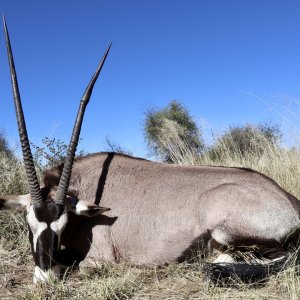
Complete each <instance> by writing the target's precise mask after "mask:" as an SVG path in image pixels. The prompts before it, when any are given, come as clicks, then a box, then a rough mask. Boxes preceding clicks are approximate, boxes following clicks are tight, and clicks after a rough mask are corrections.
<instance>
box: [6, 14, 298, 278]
mask: <svg viewBox="0 0 300 300" xmlns="http://www.w3.org/2000/svg"><path fill="white" fill-rule="evenodd" d="M4 28H5V36H6V45H7V51H8V57H9V64H10V72H11V79H12V87H13V95H14V102H15V107H16V115H17V121H18V127H19V133H20V140H21V146H22V151H23V157H24V165H25V168H26V173H27V178H28V185H29V194H28V195H21V196H20V195H11V196H7V195H6V196H5V195H4V196H2V195H0V209H24V210H26V211H27V213H26V220H27V223H28V227H29V239H30V243H31V247H32V254H33V258H34V262H35V271H34V281H35V282H37V281H46V280H47V279H48V278H49V276H50V275H49V274H51V273H54V274H55V275H56V277H58V275H59V266H60V265H72V264H73V263H74V262H75V263H80V264H84V263H90V262H94V261H99V260H103V259H104V260H107V261H113V262H117V261H119V260H120V259H123V260H127V261H130V263H134V264H152V265H153V264H154V265H164V264H166V263H169V262H172V261H178V262H180V261H183V260H185V259H187V258H189V257H191V255H193V254H194V253H195V252H199V251H200V252H201V253H202V254H203V255H206V254H209V253H211V252H213V251H221V254H220V255H219V256H218V257H217V259H216V260H215V262H214V263H212V264H208V265H207V266H208V267H207V268H206V270H207V272H208V273H209V274H210V275H211V276H212V278H222V277H224V278H227V277H229V276H231V275H232V274H234V273H236V274H237V275H238V276H240V277H241V278H243V279H244V280H245V281H246V280H249V279H260V278H262V277H264V276H267V274H269V273H272V270H273V271H278V270H279V269H280V268H281V267H283V266H285V262H286V261H287V259H289V257H290V253H291V251H290V249H292V248H291V247H290V245H291V244H292V245H294V246H297V245H298V244H299V243H298V242H299V241H298V238H299V227H300V202H299V200H298V199H297V198H296V197H294V196H293V195H291V194H289V193H288V192H287V191H285V190H283V189H282V188H281V187H280V186H279V185H278V184H277V183H275V182H274V181H273V180H272V179H270V178H269V177H267V176H265V175H263V174H261V173H259V172H255V171H253V170H250V169H245V168H233V167H231V168H230V167H212V166H179V165H168V164H162V163H156V162H151V161H148V160H145V159H140V158H135V157H131V156H126V155H121V154H117V153H95V154H91V155H87V156H84V157H80V158H78V159H75V160H74V155H75V150H76V146H77V143H78V138H79V133H80V127H81V123H82V118H83V114H84V111H85V108H86V105H87V104H88V101H89V99H90V96H91V93H92V89H93V86H94V84H95V81H96V79H97V77H98V75H99V73H100V71H101V69H102V66H103V64H104V62H105V59H106V56H107V54H108V51H109V49H110V46H109V47H108V49H107V51H106V52H105V54H104V57H103V59H102V61H101V62H100V64H99V66H98V68H97V70H96V72H95V74H94V76H93V78H92V80H91V81H90V83H89V85H88V87H87V89H86V91H85V93H84V95H83V97H82V100H81V102H80V107H79V111H78V115H77V118H76V121H75V125H74V129H73V133H72V137H71V141H70V144H69V148H68V152H67V158H66V160H65V162H64V163H63V164H61V165H58V166H56V167H53V168H51V169H49V170H47V171H46V172H45V174H44V180H43V184H42V186H40V185H39V182H38V179H37V176H36V172H35V169H34V163H33V159H32V154H31V151H30V146H29V141H28V137H27V132H26V126H25V120H24V116H23V112H22V106H21V100H20V95H19V89H18V82H17V77H16V72H15V67H14V62H13V56H12V51H11V47H10V41H9V36H8V32H7V28H6V24H5V20H4ZM71 171H72V172H71ZM100 204H101V206H100ZM105 207H109V208H110V209H111V210H110V211H108V210H109V209H108V208H105ZM103 212H107V213H106V214H105V215H104V214H102V213H103ZM249 249H252V250H253V249H255V251H254V252H253V251H252V252H253V253H252V254H253V255H254V256H257V257H259V258H260V259H263V260H264V261H263V262H264V264H257V263H256V264H255V265H252V264H247V263H242V264H241V263H238V262H235V261H234V258H235V257H234V256H232V254H233V252H234V251H236V250H239V251H245V250H249ZM224 250H226V253H225V254H224V253H222V252H224ZM266 259H268V262H269V263H267V264H266Z"/></svg>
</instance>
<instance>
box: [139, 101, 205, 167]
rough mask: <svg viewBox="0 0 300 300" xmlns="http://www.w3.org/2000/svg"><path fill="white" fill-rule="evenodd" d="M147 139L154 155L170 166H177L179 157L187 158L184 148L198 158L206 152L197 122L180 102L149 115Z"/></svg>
mask: <svg viewBox="0 0 300 300" xmlns="http://www.w3.org/2000/svg"><path fill="white" fill-rule="evenodd" d="M144 137H145V140H146V142H147V145H148V148H149V151H150V153H151V154H153V155H155V156H156V157H158V158H160V159H162V160H163V161H164V162H168V163H176V162H178V161H177V159H176V157H177V156H178V155H179V156H184V155H185V150H183V149H182V145H184V146H185V147H184V148H186V147H187V148H188V152H192V153H194V154H196V155H199V154H200V153H201V152H202V150H203V148H204V143H203V141H202V137H201V132H200V130H199V128H198V127H197V125H196V122H195V121H194V120H193V118H192V116H191V115H190V113H189V112H188V110H187V109H186V108H185V107H184V106H183V105H182V104H181V103H179V102H178V101H171V102H170V103H169V104H168V105H167V106H166V107H165V108H162V109H160V110H154V109H150V110H148V111H147V112H146V119H145V124H144ZM174 153H176V155H175V156H174Z"/></svg>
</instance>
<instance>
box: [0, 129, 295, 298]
mask: <svg viewBox="0 0 300 300" xmlns="http://www.w3.org/2000/svg"><path fill="white" fill-rule="evenodd" d="M175 134H176V132H175ZM165 141H166V142H167V138H165ZM180 147H185V145H184V144H181V145H180ZM218 151H219V154H220V155H218V157H219V158H218V159H217V160H216V159H214V160H212V159H211V156H210V155H209V154H206V155H203V156H202V157H200V158H199V157H196V156H194V155H193V153H191V152H190V150H189V148H186V149H181V150H180V151H179V152H177V153H175V152H174V155H175V156H176V155H177V157H178V158H179V159H178V162H179V163H181V164H182V163H186V164H190V163H193V164H196V163H198V164H199V163H200V164H209V165H228V166H245V167H250V168H252V169H255V170H258V171H261V172H263V173H264V174H267V175H268V176H270V177H272V178H274V179H275V180H276V181H277V182H278V183H279V184H280V185H281V186H282V187H283V188H285V189H287V190H288V191H289V192H291V193H292V194H294V195H296V196H298V197H299V196H300V190H299V182H300V153H299V151H296V150H286V149H280V148H275V147H273V146H271V145H269V146H266V151H265V152H264V153H263V154H262V155H260V156H257V155H255V153H249V155H247V156H244V157H242V156H241V155H239V154H238V153H229V152H228V151H227V150H226V147H220V149H218ZM182 154H184V155H182ZM0 168H1V174H0V193H9V192H11V193H12V192H22V191H24V190H25V188H26V181H25V179H24V171H22V165H21V164H20V163H18V162H15V163H14V164H11V163H10V162H9V161H7V160H5V159H4V158H1V157H0ZM2 170H4V171H3V172H2ZM26 236H27V229H26V226H25V222H24V219H23V217H22V214H19V213H18V214H12V213H8V212H0V257H1V260H0V299H3V300H4V299H32V300H33V299H34V300H38V299H300V290H299V284H300V282H299V281H300V277H299V276H297V275H296V272H295V270H294V269H293V268H289V269H287V270H285V271H284V272H281V273H280V274H278V275H276V276H272V277H271V278H270V280H269V281H267V282H266V283H264V284H260V285H256V286H254V285H245V284H243V283H241V282H239V281H237V280H233V281H232V285H228V286H226V287H220V286H214V285H212V284H211V283H210V282H209V281H207V280H206V279H205V278H204V276H203V274H202V272H201V260H200V259H197V258H196V259H195V260H194V261H193V262H185V263H182V264H176V263H174V264H171V265H168V266H166V267H162V268H157V267H154V266H153V267H142V266H141V267H138V266H132V265H129V264H128V263H126V262H121V263H118V264H110V263H107V262H99V263H98V264H97V266H94V267H84V268H82V269H81V270H80V271H73V272H71V274H70V275H69V276H66V277H65V278H64V279H63V280H61V281H60V282H52V283H49V284H47V285H42V284H41V285H37V286H34V285H33V284H32V271H33V262H32V258H31V254H30V249H29V243H28V241H27V237H26Z"/></svg>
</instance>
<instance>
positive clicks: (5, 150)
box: [0, 131, 13, 157]
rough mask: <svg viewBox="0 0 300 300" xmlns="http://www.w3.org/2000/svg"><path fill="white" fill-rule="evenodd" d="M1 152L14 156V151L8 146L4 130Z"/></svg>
mask: <svg viewBox="0 0 300 300" xmlns="http://www.w3.org/2000/svg"><path fill="white" fill-rule="evenodd" d="M0 153H4V154H5V155H7V156H9V157H12V156H13V152H12V150H11V149H10V147H9V146H8V141H7V139H6V137H5V134H4V132H3V131H0Z"/></svg>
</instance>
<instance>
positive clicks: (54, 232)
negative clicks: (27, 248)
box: [27, 201, 68, 282]
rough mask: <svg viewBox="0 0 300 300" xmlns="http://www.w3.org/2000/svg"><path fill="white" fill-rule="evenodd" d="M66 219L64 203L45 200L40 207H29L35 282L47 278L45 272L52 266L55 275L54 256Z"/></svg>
mask: <svg viewBox="0 0 300 300" xmlns="http://www.w3.org/2000/svg"><path fill="white" fill-rule="evenodd" d="M67 221H68V215H67V211H66V208H65V206H64V205H60V204H56V203H55V202H53V201H45V202H44V204H43V205H42V206H41V207H36V206H33V205H31V206H30V207H29V211H28V213H27V223H28V226H29V240H30V243H31V250H32V255H33V258H34V261H35V265H36V268H35V275H34V281H35V282H36V281H39V280H43V281H45V280H47V275H46V272H47V271H49V270H51V269H53V268H54V269H55V272H54V273H55V274H54V275H55V276H56V277H57V273H58V271H57V267H58V266H57V265H58V262H57V261H56V257H57V252H58V250H59V248H60V238H61V233H62V232H63V230H64V229H65V227H66V225H67ZM36 274H37V275H36Z"/></svg>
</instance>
